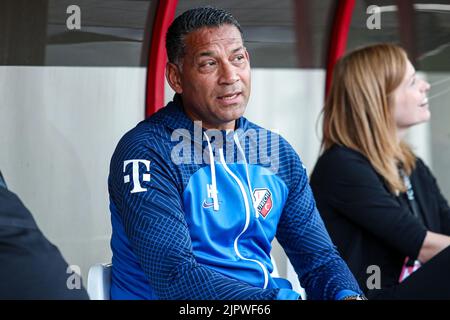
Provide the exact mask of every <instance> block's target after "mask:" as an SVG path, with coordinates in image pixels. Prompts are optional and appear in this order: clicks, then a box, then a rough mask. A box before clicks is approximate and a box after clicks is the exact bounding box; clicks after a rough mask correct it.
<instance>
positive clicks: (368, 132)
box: [311, 44, 450, 299]
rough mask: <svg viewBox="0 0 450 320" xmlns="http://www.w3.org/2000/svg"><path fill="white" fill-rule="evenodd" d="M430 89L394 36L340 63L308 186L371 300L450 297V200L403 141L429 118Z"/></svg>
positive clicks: (329, 229) (362, 49) (342, 252)
mask: <svg viewBox="0 0 450 320" xmlns="http://www.w3.org/2000/svg"><path fill="white" fill-rule="evenodd" d="M429 89H430V85H429V84H428V83H427V82H426V81H424V80H422V79H420V78H419V77H417V75H416V73H415V70H414V67H413V65H412V64H411V62H410V61H409V60H408V57H407V55H406V53H405V51H404V50H403V49H401V48H400V47H398V46H395V45H392V44H378V45H372V46H369V47H365V48H361V49H358V50H355V51H353V52H351V53H349V54H348V55H346V56H345V57H344V58H342V59H341V60H340V61H339V62H338V64H337V66H336V68H335V71H334V76H333V82H332V88H331V91H330V95H329V97H328V99H327V102H326V104H325V107H324V111H323V140H322V154H321V156H320V158H319V160H318V162H317V164H316V166H315V168H314V171H313V173H312V176H311V187H312V189H313V192H314V196H315V198H316V202H317V206H318V208H319V211H320V213H321V215H322V218H323V219H324V221H325V224H326V226H327V229H328V231H329V233H330V235H331V237H332V239H333V242H334V243H335V244H336V246H337V247H338V250H339V251H340V253H341V255H342V257H343V258H344V259H345V260H346V261H347V264H348V265H349V267H350V269H351V271H352V272H353V274H354V275H355V276H356V278H357V280H358V282H359V284H360V286H361V288H362V289H363V291H365V292H366V294H367V296H368V298H369V299H370V298H372V299H450V275H449V271H450V247H449V245H450V237H449V235H450V208H449V206H448V204H447V201H446V200H445V199H444V197H443V196H442V194H441V192H440V190H439V187H438V185H437V183H436V180H435V178H434V176H433V174H432V173H431V171H430V170H429V168H428V167H427V166H426V165H425V163H424V162H423V161H422V160H421V159H419V158H418V157H417V156H416V155H415V154H414V153H413V151H412V150H411V148H410V147H409V146H408V145H407V144H406V143H405V142H404V141H403V138H404V136H405V133H406V132H407V130H408V128H410V127H411V126H413V125H416V124H418V123H422V122H426V121H428V120H429V118H430V110H429V107H428V99H427V92H428V91H429Z"/></svg>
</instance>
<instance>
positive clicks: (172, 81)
mask: <svg viewBox="0 0 450 320" xmlns="http://www.w3.org/2000/svg"><path fill="white" fill-rule="evenodd" d="M166 79H167V82H168V83H169V85H170V87H171V88H172V89H173V91H175V92H176V93H178V94H181V93H183V87H182V86H181V70H180V68H179V67H178V65H176V64H174V63H172V62H167V65H166Z"/></svg>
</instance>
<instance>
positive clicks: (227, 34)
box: [168, 24, 250, 130]
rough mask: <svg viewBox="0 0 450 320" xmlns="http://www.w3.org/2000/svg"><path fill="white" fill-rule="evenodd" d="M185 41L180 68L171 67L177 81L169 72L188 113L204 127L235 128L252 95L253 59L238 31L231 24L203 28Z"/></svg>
mask: <svg viewBox="0 0 450 320" xmlns="http://www.w3.org/2000/svg"><path fill="white" fill-rule="evenodd" d="M185 44H186V50H185V56H184V58H183V60H182V63H181V64H182V66H181V71H180V70H179V69H178V67H176V66H174V65H172V66H171V70H172V73H176V74H177V76H176V79H177V81H176V82H177V83H173V81H172V83H171V81H170V75H168V80H169V83H170V84H171V86H172V88H173V89H174V90H175V91H176V92H177V93H179V94H181V97H182V100H183V104H184V109H185V112H186V113H187V115H188V116H189V118H191V119H192V120H200V121H202V125H203V127H204V128H207V129H213V128H214V129H221V130H225V129H234V126H235V120H236V119H238V118H239V117H241V116H242V115H243V113H244V111H245V107H246V106H247V102H248V99H249V97H250V62H249V56H248V52H247V50H246V49H245V47H244V45H243V42H242V37H241V34H240V32H239V30H238V29H237V28H236V27H235V26H233V25H228V24H225V25H223V26H220V27H212V28H207V27H205V28H201V29H199V30H196V31H194V32H191V33H190V34H188V35H187V36H186V38H185ZM168 74H170V71H169V73H168Z"/></svg>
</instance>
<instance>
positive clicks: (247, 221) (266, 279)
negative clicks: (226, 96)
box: [219, 149, 269, 289]
mask: <svg viewBox="0 0 450 320" xmlns="http://www.w3.org/2000/svg"><path fill="white" fill-rule="evenodd" d="M219 154H220V162H221V163H222V165H223V167H224V168H225V171H226V172H228V174H229V175H230V176H231V177H232V178H233V179H234V180H235V181H236V182H237V184H238V185H239V188H240V189H241V193H242V196H243V197H244V203H245V226H244V229H242V231H241V233H240V234H239V235H238V236H237V237H236V239H235V240H234V251H235V252H236V255H237V256H238V257H239V258H241V259H242V260H247V261H252V262H255V263H257V264H258V265H259V266H260V267H261V269H262V271H263V273H264V286H263V289H266V288H267V284H268V282H269V273H268V271H267V269H266V267H264V265H263V264H262V263H261V262H260V261H258V260H254V259H248V258H244V256H242V254H241V253H240V252H239V248H238V240H239V238H240V237H241V236H242V235H243V234H244V232H245V231H247V229H248V226H249V224H250V206H249V204H248V198H247V193H246V192H245V189H244V185H243V184H242V182H241V181H240V180H239V178H238V177H236V175H235V174H234V173H233V172H232V171H231V170H230V168H228V166H227V164H226V162H225V157H224V156H223V150H222V149H219ZM250 192H251V191H250Z"/></svg>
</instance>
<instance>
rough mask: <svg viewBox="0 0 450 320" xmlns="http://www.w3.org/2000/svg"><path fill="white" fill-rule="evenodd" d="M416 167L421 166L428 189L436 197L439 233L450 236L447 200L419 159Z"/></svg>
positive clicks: (449, 213)
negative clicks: (427, 182)
mask: <svg viewBox="0 0 450 320" xmlns="http://www.w3.org/2000/svg"><path fill="white" fill-rule="evenodd" d="M418 163H419V164H418V165H420V166H423V168H424V170H425V174H426V176H427V179H428V181H430V189H431V190H432V191H431V193H432V194H433V195H434V196H435V197H436V199H437V203H438V208H439V217H440V222H441V228H442V229H441V233H443V234H445V235H448V236H450V207H449V206H448V202H447V200H446V199H445V198H444V196H443V195H442V192H441V190H440V188H439V186H438V183H437V181H436V178H435V177H434V176H433V174H432V173H431V171H430V169H429V168H428V167H427V166H426V165H425V163H423V161H422V160H420V159H419V161H418Z"/></svg>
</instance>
